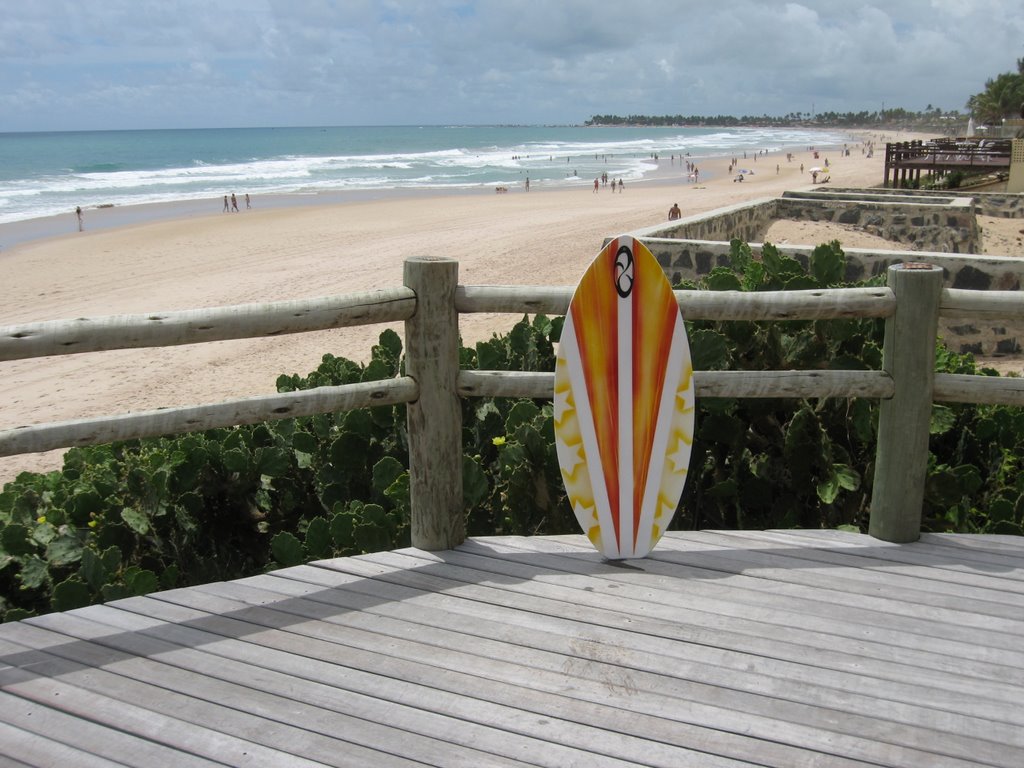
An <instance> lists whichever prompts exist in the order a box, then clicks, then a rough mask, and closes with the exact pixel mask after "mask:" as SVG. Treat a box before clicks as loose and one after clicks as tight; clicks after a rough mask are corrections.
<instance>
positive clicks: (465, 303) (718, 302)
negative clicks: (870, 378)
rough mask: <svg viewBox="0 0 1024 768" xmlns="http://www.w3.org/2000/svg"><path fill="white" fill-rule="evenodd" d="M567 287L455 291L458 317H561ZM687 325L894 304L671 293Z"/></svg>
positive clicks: (860, 297)
mask: <svg viewBox="0 0 1024 768" xmlns="http://www.w3.org/2000/svg"><path fill="white" fill-rule="evenodd" d="M573 290H574V289H573V288H572V287H566V288H551V287H544V288H538V287H533V286H531V287H529V288H526V287H519V286H483V285H466V286H460V287H459V289H458V291H457V292H456V294H455V304H456V308H457V309H458V311H459V312H508V313H515V314H524V313H526V314H529V313H544V314H549V315H564V314H565V312H566V310H567V309H568V307H569V301H570V299H571V298H572V294H573ZM675 295H676V299H677V300H678V301H679V308H680V310H682V313H683V318H684V319H686V320H817V319H824V318H844V317H890V316H891V315H892V314H893V313H894V312H895V311H896V299H895V296H894V294H893V292H892V291H891V290H889V289H888V288H824V289H819V288H816V289H813V290H804V291H763V292H756V293H755V292H745V291H675Z"/></svg>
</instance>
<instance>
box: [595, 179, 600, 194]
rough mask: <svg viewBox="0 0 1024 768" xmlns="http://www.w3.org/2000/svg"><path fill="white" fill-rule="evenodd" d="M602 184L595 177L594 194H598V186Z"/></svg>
mask: <svg viewBox="0 0 1024 768" xmlns="http://www.w3.org/2000/svg"><path fill="white" fill-rule="evenodd" d="M600 186H601V182H600V181H599V180H598V179H594V194H595V195H596V194H597V188H598V187H600Z"/></svg>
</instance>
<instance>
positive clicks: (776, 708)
mask: <svg viewBox="0 0 1024 768" xmlns="http://www.w3.org/2000/svg"><path fill="white" fill-rule="evenodd" d="M449 556H450V553H446V560H447V559H448V557H449ZM446 593H447V594H449V595H450V594H451V591H450V590H446ZM476 642H479V641H476ZM535 666H536V665H535ZM634 684H637V683H636V682H634ZM730 687H731V686H730ZM695 697H696V696H695V694H693V692H692V691H690V692H688V693H687V694H686V699H687V701H693V700H694V698H695ZM696 698H699V697H696ZM780 709H781V710H784V709H785V706H784V705H781V704H779V703H778V702H775V704H774V709H773V710H772V711H773V712H774V713H776V714H777V713H778V712H779V710H780ZM926 720H927V719H926ZM1011 738H1012V737H1011Z"/></svg>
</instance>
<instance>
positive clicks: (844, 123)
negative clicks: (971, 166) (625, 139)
mask: <svg viewBox="0 0 1024 768" xmlns="http://www.w3.org/2000/svg"><path fill="white" fill-rule="evenodd" d="M966 124H967V117H966V116H964V115H961V114H960V113H959V112H957V111H956V110H953V111H950V112H943V111H942V110H941V109H938V108H935V107H932V106H931V105H928V107H927V108H926V109H925V110H924V111H923V112H908V111H907V110H905V109H902V108H894V109H883V110H879V111H874V112H868V111H866V110H862V111H860V112H819V113H815V114H812V113H810V112H791V113H789V114H787V115H783V116H782V117H778V116H770V115H744V116H743V117H735V116H733V115H627V116H625V117H623V116H620V115H594V116H593V117H591V118H590V119H589V120H587V121H586V122H585V123H584V125H589V126H598V125H617V126H622V125H630V126H662V127H673V126H697V125H716V126H723V127H734V126H755V125H756V126H771V127H786V128H792V127H797V128H806V127H815V128H864V127H871V128H881V127H892V126H897V127H899V128H902V129H909V130H919V131H936V132H939V133H947V132H949V131H951V130H952V131H956V130H961V131H962V130H963V128H964V127H965V126H966Z"/></svg>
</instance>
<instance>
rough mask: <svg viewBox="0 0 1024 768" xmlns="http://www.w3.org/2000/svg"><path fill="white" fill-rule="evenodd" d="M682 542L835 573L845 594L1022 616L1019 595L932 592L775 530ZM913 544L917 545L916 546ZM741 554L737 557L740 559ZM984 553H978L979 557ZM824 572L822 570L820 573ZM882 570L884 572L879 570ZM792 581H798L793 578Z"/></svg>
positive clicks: (918, 578) (900, 574) (960, 589)
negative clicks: (894, 593) (753, 552)
mask: <svg viewBox="0 0 1024 768" xmlns="http://www.w3.org/2000/svg"><path fill="white" fill-rule="evenodd" d="M687 540H688V541H691V540H698V541H717V542H720V543H721V544H722V545H724V546H730V545H731V546H732V547H734V548H736V549H740V550H745V551H749V550H750V549H751V548H752V547H754V546H755V545H756V547H757V551H759V552H760V551H764V552H765V553H766V554H772V555H776V556H781V557H783V558H784V559H783V560H779V561H778V562H779V563H780V564H785V565H787V566H789V567H792V568H794V569H796V570H800V569H812V573H813V574H814V577H813V578H816V576H817V574H818V573H821V572H824V573H825V574H826V575H827V574H828V573H829V571H838V569H842V571H841V576H839V577H838V579H833V580H832V583H833V584H835V588H837V589H840V590H847V591H865V592H866V593H867V594H875V593H877V594H889V591H890V590H892V589H896V590H898V592H899V594H901V595H904V597H905V598H906V599H907V601H908V602H911V603H913V604H915V605H935V606H939V607H946V608H954V609H957V608H959V607H962V606H963V605H964V604H965V601H966V602H967V603H968V604H969V607H970V610H971V611H972V612H975V613H981V614H986V615H990V616H1001V617H1003V618H1008V619H1017V620H1019V619H1021V617H1022V616H1024V601H1022V600H1021V599H1020V597H1019V596H1016V595H1013V594H1010V593H1005V592H1002V591H994V590H991V589H982V588H980V587H973V586H967V585H963V584H951V583H946V584H943V585H942V589H940V590H936V589H935V582H934V581H933V580H931V579H928V578H926V574H925V575H910V574H908V573H906V572H904V570H903V569H898V570H897V569H894V568H893V567H892V564H891V562H889V561H886V560H876V561H872V560H871V559H870V558H867V557H864V556H862V555H848V554H844V552H843V551H842V550H838V549H835V548H824V549H820V548H816V547H808V546H796V545H794V542H793V539H792V537H790V536H786V535H784V534H780V533H778V532H776V531H714V532H712V531H701V532H700V533H699V534H698V533H695V532H689V533H688V535H687ZM915 546H918V544H917V543H915ZM743 556H744V555H743V554H741V555H739V557H740V558H742V557H743ZM983 556H984V554H981V555H979V557H983ZM821 568H825V569H827V570H825V571H821V570H819V569H821ZM879 571H883V572H879ZM796 578H797V579H800V580H803V577H801V576H799V575H797V576H796Z"/></svg>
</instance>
